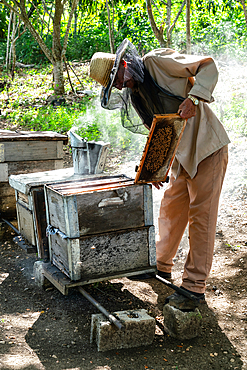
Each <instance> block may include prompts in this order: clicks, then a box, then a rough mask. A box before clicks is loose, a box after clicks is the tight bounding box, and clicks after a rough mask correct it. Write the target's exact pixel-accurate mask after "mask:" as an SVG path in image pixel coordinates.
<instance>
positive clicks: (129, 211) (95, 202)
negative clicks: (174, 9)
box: [67, 185, 146, 236]
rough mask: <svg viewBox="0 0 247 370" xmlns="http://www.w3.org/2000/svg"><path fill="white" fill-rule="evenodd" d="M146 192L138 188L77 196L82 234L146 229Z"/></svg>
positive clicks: (141, 187)
mask: <svg viewBox="0 0 247 370" xmlns="http://www.w3.org/2000/svg"><path fill="white" fill-rule="evenodd" d="M143 189H144V187H143V186H135V185H134V186H128V187H121V188H118V189H115V190H108V191H95V192H93V193H86V194H79V195H77V197H76V198H77V210H78V219H79V232H80V235H81V236H82V235H90V234H101V233H104V232H110V231H114V230H124V229H132V228H135V227H142V226H146V225H145V217H144V194H143ZM71 221H72V220H71ZM67 235H68V234H67Z"/></svg>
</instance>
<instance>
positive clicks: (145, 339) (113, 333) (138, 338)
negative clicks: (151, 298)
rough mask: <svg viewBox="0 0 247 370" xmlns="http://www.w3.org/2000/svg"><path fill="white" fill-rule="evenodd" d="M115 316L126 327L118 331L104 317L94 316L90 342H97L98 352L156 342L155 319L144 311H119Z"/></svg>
mask: <svg viewBox="0 0 247 370" xmlns="http://www.w3.org/2000/svg"><path fill="white" fill-rule="evenodd" d="M113 315H114V316H115V317H116V318H118V319H119V320H120V321H121V323H122V324H123V325H124V328H123V329H121V330H120V329H118V328H117V327H116V326H115V325H114V324H111V323H110V321H108V319H107V318H106V317H105V316H104V315H103V314H97V315H92V320H91V336H90V342H91V343H92V342H93V341H95V342H96V344H97V346H98V351H100V352H103V351H108V350H111V349H120V348H132V347H138V346H145V345H149V344H151V343H152V342H153V340H154V334H155V326H156V324H155V319H154V318H153V317H151V316H149V315H148V314H147V311H146V310H144V309H141V310H130V311H117V312H114V313H113Z"/></svg>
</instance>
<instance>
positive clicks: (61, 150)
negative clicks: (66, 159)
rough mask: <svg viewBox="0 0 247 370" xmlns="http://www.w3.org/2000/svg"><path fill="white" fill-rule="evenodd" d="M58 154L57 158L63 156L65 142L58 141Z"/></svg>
mask: <svg viewBox="0 0 247 370" xmlns="http://www.w3.org/2000/svg"><path fill="white" fill-rule="evenodd" d="M56 144H57V156H56V158H63V142H62V141H57V143H56Z"/></svg>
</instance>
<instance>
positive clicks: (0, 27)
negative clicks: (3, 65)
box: [0, 4, 9, 55]
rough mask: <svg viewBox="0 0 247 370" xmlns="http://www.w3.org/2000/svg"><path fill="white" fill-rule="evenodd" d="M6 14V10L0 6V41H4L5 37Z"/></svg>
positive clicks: (6, 26) (6, 27) (6, 28)
mask: <svg viewBox="0 0 247 370" xmlns="http://www.w3.org/2000/svg"><path fill="white" fill-rule="evenodd" d="M8 13H9V11H8V9H7V8H6V7H4V5H2V4H0V40H4V39H5V38H6V37H7V30H8V16H9V15H8ZM0 55H1V54H0Z"/></svg>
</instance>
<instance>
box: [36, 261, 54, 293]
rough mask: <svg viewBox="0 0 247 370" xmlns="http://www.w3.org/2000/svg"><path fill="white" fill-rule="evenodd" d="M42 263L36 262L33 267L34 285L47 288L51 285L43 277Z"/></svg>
mask: <svg viewBox="0 0 247 370" xmlns="http://www.w3.org/2000/svg"><path fill="white" fill-rule="evenodd" d="M43 263H44V262H43V261H36V262H34V265H33V274H34V279H35V283H36V284H37V285H38V287H39V288H46V287H49V286H50V285H51V284H50V282H49V281H48V280H47V279H46V278H45V276H44V269H43Z"/></svg>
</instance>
